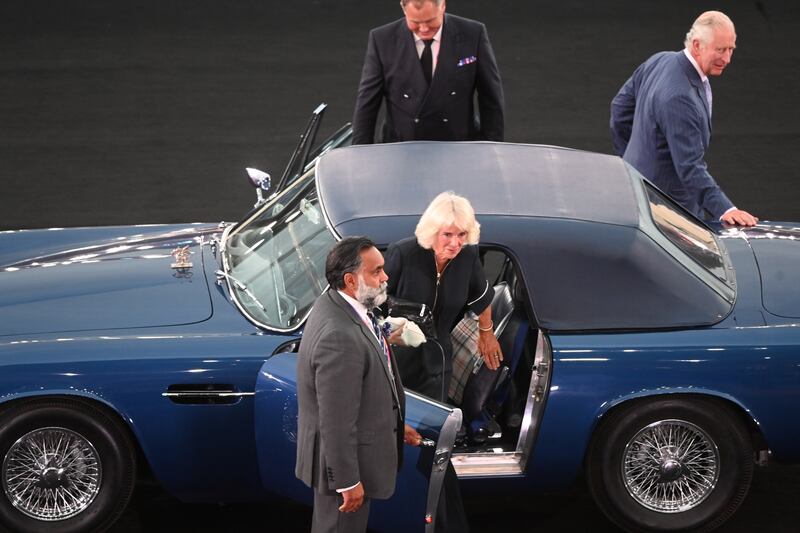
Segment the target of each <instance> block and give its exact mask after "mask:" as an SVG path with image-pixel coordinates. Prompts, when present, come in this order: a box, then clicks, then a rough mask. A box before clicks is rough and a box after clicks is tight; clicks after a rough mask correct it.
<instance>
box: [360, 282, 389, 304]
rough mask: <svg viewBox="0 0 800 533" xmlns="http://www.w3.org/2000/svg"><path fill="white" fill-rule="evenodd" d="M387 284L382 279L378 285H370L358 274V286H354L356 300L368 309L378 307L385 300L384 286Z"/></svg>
mask: <svg viewBox="0 0 800 533" xmlns="http://www.w3.org/2000/svg"><path fill="white" fill-rule="evenodd" d="M387 286H388V284H387V283H386V282H385V281H384V282H383V283H381V285H380V287H370V286H369V285H367V284H366V283H365V282H364V278H362V277H361V276H358V287H357V288H356V300H358V301H359V303H360V304H361V305H363V306H364V307H366V308H367V310H368V311H369V310H370V309H374V308H376V307H379V306H380V305H382V304H383V302H385V301H386V287H387Z"/></svg>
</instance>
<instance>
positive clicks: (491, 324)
mask: <svg viewBox="0 0 800 533" xmlns="http://www.w3.org/2000/svg"><path fill="white" fill-rule="evenodd" d="M493 329H494V322H489V327H488V328H482V327H481V325H480V324H478V331H492V330H493Z"/></svg>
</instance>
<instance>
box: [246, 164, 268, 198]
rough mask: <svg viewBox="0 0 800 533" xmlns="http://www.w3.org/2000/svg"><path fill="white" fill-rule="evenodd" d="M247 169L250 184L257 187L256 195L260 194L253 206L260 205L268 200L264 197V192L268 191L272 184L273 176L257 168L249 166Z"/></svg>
mask: <svg viewBox="0 0 800 533" xmlns="http://www.w3.org/2000/svg"><path fill="white" fill-rule="evenodd" d="M245 170H246V171H247V178H248V179H249V181H250V184H251V185H252V186H253V187H255V188H256V196H258V200H256V203H255V205H253V207H258V206H260V205H261V204H263V203H264V202H266V201H267V199H266V198H265V197H264V193H265V192H267V191H268V190H269V188H270V186H271V185H272V178H271V177H270V175H269V174H267V173H266V172H264V171H261V170H258V169H257V168H250V167H247V168H245Z"/></svg>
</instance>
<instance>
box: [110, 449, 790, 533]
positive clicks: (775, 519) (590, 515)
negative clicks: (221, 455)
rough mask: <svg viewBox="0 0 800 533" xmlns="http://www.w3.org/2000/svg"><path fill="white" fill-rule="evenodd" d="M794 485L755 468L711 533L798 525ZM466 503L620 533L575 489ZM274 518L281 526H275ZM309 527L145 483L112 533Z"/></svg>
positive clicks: (527, 522) (505, 526)
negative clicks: (734, 507) (188, 499)
mask: <svg viewBox="0 0 800 533" xmlns="http://www.w3.org/2000/svg"><path fill="white" fill-rule="evenodd" d="M798 486H800V467H797V466H792V467H788V466H780V465H771V466H769V467H767V468H759V469H757V470H756V474H755V477H754V479H753V485H752V487H751V489H750V493H749V495H748V496H747V499H746V500H745V501H744V503H743V504H742V506H741V507H740V508H739V511H738V512H737V513H736V514H735V515H734V516H733V517H732V518H731V519H730V521H728V522H727V523H726V524H725V525H724V526H722V527H721V528H720V529H718V530H717V531H720V532H723V533H754V532H758V533H790V532H791V533H794V532H796V531H797V529H798V526H797V524H800V507H798V506H797V492H798V489H797V487H798ZM466 507H467V509H468V513H469V521H470V526H471V527H472V531H473V533H483V532H503V533H524V532H528V531H547V532H559V533H562V532H563V533H574V532H584V531H586V532H589V531H591V532H593V533H612V532H616V531H618V529H617V528H616V527H614V525H613V524H611V523H610V522H609V521H608V520H607V519H606V518H605V516H604V515H603V514H602V513H601V512H600V511H599V510H598V509H597V507H595V505H594V503H593V502H592V499H591V497H590V496H589V494H588V493H587V491H585V490H583V489H582V488H580V487H579V488H576V489H575V490H573V491H571V492H569V493H567V494H562V495H539V494H530V495H523V496H517V497H513V498H510V497H508V496H507V495H498V497H497V498H493V499H490V500H486V499H485V498H481V499H477V498H469V497H468V498H467V499H466ZM279 521H280V522H279ZM279 523H280V524H284V525H281V526H280V527H277V525H278V524H279ZM310 524H311V509H310V508H309V507H306V506H303V505H299V504H295V503H292V502H279V503H259V504H238V505H189V504H182V503H180V502H178V501H176V500H175V499H174V498H172V497H170V496H168V495H166V494H164V493H163V492H161V491H160V490H158V489H157V488H153V487H145V488H142V489H140V490H139V491H138V492H137V493H136V494H135V496H134V501H133V505H131V507H130V508H129V509H128V511H127V512H126V513H125V515H124V516H123V517H122V520H121V521H120V522H119V523H118V524H117V525H116V526H115V527H114V528H113V529H112V530H111V532H110V533H142V532H147V533H173V532H182V531H192V532H196V533H212V532H214V533H222V532H231V533H256V532H259V533H260V532H263V531H281V532H284V533H301V532H307V531H308V530H309V526H310Z"/></svg>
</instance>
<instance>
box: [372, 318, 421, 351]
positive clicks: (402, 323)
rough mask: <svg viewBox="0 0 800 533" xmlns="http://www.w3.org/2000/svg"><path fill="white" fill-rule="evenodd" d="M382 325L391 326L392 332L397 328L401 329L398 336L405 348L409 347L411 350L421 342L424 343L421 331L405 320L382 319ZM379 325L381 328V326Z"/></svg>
mask: <svg viewBox="0 0 800 533" xmlns="http://www.w3.org/2000/svg"><path fill="white" fill-rule="evenodd" d="M383 323H387V324H389V325H390V326H391V328H392V331H395V330H396V329H398V328H402V333H401V334H400V339H401V340H402V341H403V343H404V344H405V345H406V346H411V347H412V348H416V347H417V346H419V345H420V344H422V343H423V342H425V335H424V334H423V333H422V330H421V329H419V326H417V325H416V324H415V323H414V322H412V321H410V320H407V319H405V318H402V317H393V316H390V317H387V318H386V319H384V321H383ZM383 323H381V326H382V325H383Z"/></svg>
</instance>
